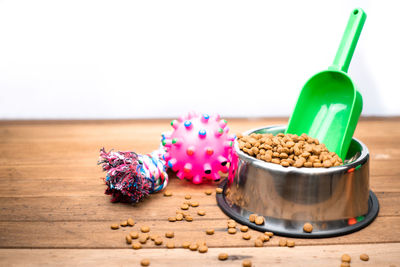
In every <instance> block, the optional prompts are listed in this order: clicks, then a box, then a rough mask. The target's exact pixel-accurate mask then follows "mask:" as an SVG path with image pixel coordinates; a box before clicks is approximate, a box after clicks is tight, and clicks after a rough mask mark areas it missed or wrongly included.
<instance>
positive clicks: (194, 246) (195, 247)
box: [189, 243, 199, 251]
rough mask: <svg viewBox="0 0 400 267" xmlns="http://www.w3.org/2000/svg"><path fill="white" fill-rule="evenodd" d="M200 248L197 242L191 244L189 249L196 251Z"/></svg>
mask: <svg viewBox="0 0 400 267" xmlns="http://www.w3.org/2000/svg"><path fill="white" fill-rule="evenodd" d="M198 248H199V245H197V244H196V243H193V244H190V246H189V249H190V250H192V251H196V250H197V249H198Z"/></svg>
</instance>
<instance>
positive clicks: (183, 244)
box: [182, 241, 190, 248]
mask: <svg viewBox="0 0 400 267" xmlns="http://www.w3.org/2000/svg"><path fill="white" fill-rule="evenodd" d="M182 247H183V248H189V247H190V242H187V241H185V242H183V243H182Z"/></svg>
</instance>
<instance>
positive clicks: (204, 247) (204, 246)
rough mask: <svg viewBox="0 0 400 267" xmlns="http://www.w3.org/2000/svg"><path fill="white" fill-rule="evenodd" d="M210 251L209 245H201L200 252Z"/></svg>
mask: <svg viewBox="0 0 400 267" xmlns="http://www.w3.org/2000/svg"><path fill="white" fill-rule="evenodd" d="M207 251H208V247H207V246H206V245H201V246H199V252H200V253H206V252H207Z"/></svg>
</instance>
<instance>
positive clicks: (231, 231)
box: [228, 228, 236, 235]
mask: <svg viewBox="0 0 400 267" xmlns="http://www.w3.org/2000/svg"><path fill="white" fill-rule="evenodd" d="M228 233H230V234H231V235H233V234H236V228H228Z"/></svg>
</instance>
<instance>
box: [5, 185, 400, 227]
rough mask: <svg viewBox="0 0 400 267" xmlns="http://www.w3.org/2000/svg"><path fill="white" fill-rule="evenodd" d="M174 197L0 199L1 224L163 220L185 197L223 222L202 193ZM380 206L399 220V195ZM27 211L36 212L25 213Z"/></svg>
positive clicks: (381, 200) (385, 196) (381, 197)
mask: <svg viewBox="0 0 400 267" xmlns="http://www.w3.org/2000/svg"><path fill="white" fill-rule="evenodd" d="M174 191H175V192H174V194H175V195H174V196H173V197H168V198H167V197H163V196H162V193H158V194H155V195H152V196H150V197H149V198H148V199H146V200H145V201H144V202H142V203H140V204H138V205H129V204H123V203H110V197H109V196H106V195H100V196H72V197H70V196H68V197H64V196H63V197H52V196H46V197H22V198H21V197H0V221H9V222H19V221H35V222H38V221H45V222H52V221H112V220H122V219H123V218H124V217H126V216H128V215H130V216H134V217H135V218H136V220H139V221H143V220H160V221H162V220H164V221H165V222H166V221H167V219H168V217H170V216H172V215H174V214H175V211H176V210H179V207H180V205H181V204H182V203H183V201H184V195H185V194H187V193H189V194H191V195H192V200H193V201H198V202H199V203H200V206H199V207H197V208H190V212H191V213H193V214H195V217H196V218H197V215H196V212H197V210H199V209H204V210H205V211H206V212H207V215H206V216H205V217H206V218H208V219H225V218H227V217H226V216H225V214H223V212H222V211H221V210H220V208H219V207H218V205H217V204H216V200H215V196H206V195H205V194H204V193H203V192H204V191H203V190H193V189H191V190H185V189H183V190H180V191H176V190H174ZM377 197H378V200H379V204H380V211H379V216H399V215H400V211H399V209H398V207H399V206H400V193H399V192H396V193H388V192H384V193H377ZM27 210H30V211H35V212H27ZM200 219H201V218H200Z"/></svg>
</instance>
